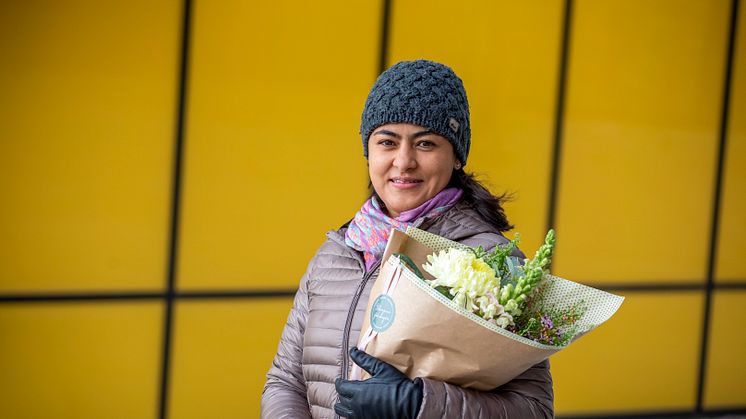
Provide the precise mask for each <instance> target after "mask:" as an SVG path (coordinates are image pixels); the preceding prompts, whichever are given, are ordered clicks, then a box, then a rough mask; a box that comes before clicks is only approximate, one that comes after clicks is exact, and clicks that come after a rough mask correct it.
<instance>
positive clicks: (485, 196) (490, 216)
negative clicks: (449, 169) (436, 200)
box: [448, 169, 513, 233]
mask: <svg viewBox="0 0 746 419" xmlns="http://www.w3.org/2000/svg"><path fill="white" fill-rule="evenodd" d="M448 186H449V187H456V188H460V189H461V190H463V191H464V195H463V196H462V198H461V199H463V200H464V201H466V203H468V204H469V205H470V206H471V207H472V208H473V209H474V211H476V212H477V213H478V214H479V215H480V216H481V217H482V218H483V219H484V220H485V221H487V222H488V223H489V224H490V225H491V226H492V227H494V228H495V230H497V231H499V232H501V233H502V232H505V231H508V230H511V229H512V228H513V225H512V224H510V223H509V222H508V217H507V216H506V215H505V210H503V207H502V205H503V204H504V203H505V202H508V201H510V200H511V199H512V198H513V195H512V194H511V193H509V192H505V193H503V194H500V195H493V194H492V192H490V191H489V190H488V189H487V188H486V187H485V186H484V185H482V183H481V182H479V181H478V180H477V179H476V176H474V174H473V173H466V172H465V171H464V169H459V170H454V171H453V174H452V175H451V181H450V182H449V183H448Z"/></svg>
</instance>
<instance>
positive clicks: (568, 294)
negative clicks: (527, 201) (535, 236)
mask: <svg viewBox="0 0 746 419" xmlns="http://www.w3.org/2000/svg"><path fill="white" fill-rule="evenodd" d="M518 240H519V236H517V237H516V239H515V240H513V241H511V242H510V243H508V244H507V245H504V246H497V247H496V248H495V249H494V250H493V251H492V252H489V253H488V252H486V251H485V250H484V249H482V248H470V247H468V246H465V245H462V244H459V243H456V242H452V241H450V240H447V239H445V238H442V237H439V236H436V235H433V234H430V233H427V232H425V231H422V230H418V229H416V228H409V229H408V230H407V233H406V234H405V233H402V232H400V231H396V230H394V231H393V232H392V234H391V236H390V238H389V242H388V244H387V247H386V252H385V253H384V259H383V260H384V261H385V262H384V263H383V265H382V267H381V271H380V274H379V277H378V279H377V280H376V283H375V284H374V286H373V289H372V290H371V297H370V299H369V303H368V307H367V311H366V317H365V320H364V323H363V328H362V334H361V336H360V340H359V342H358V347H359V348H360V349H364V350H365V351H366V352H368V353H370V354H371V355H373V356H376V357H378V358H380V359H382V360H383V361H386V362H388V363H389V364H391V365H393V366H395V367H397V368H398V369H399V370H401V371H402V372H404V373H405V374H407V375H408V376H410V377H411V378H414V377H428V378H434V379H438V380H441V381H446V382H450V383H453V384H458V385H461V386H464V387H471V388H476V389H479V390H491V389H493V388H496V387H499V386H500V385H502V384H505V383H507V382H508V381H510V380H512V379H513V378H515V377H516V376H518V375H519V374H521V373H522V372H523V371H525V370H527V369H528V368H530V367H531V366H532V365H534V364H536V363H538V362H540V361H542V360H544V359H546V358H548V357H549V356H550V355H552V354H554V353H555V352H557V351H559V350H561V349H563V348H565V347H566V346H567V345H569V344H570V343H571V342H572V341H574V340H576V339H578V338H579V337H580V336H582V335H583V334H585V333H587V332H588V331H590V330H591V329H593V328H595V327H597V326H598V325H600V324H601V323H603V322H604V321H606V320H607V319H609V318H610V317H611V316H612V315H613V314H614V313H615V312H616V310H617V309H618V308H619V306H620V305H621V303H622V301H623V300H624V298H623V297H619V296H616V295H612V294H609V293H606V292H604V291H600V290H597V289H594V288H591V287H586V286H584V285H581V284H577V283H574V282H572V281H568V280H566V279H562V278H559V277H554V276H552V275H550V274H549V271H548V268H549V265H550V263H551V257H552V254H553V251H554V245H555V234H554V231H551V230H550V231H549V233H548V234H547V236H546V239H545V242H544V244H543V245H542V246H541V247H540V248H539V250H538V251H537V252H536V255H535V256H534V257H533V258H532V259H525V260H524V261H520V260H519V259H518V258H515V257H513V256H510V254H511V252H512V251H513V250H514V248H515V247H516V246H517V244H518ZM522 262H523V263H522ZM351 377H352V378H353V379H361V378H363V372H362V371H361V370H359V369H358V368H356V367H354V368H353V371H352V374H351Z"/></svg>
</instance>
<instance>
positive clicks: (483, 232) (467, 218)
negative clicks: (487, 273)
mask: <svg viewBox="0 0 746 419" xmlns="http://www.w3.org/2000/svg"><path fill="white" fill-rule="evenodd" d="M428 231H430V232H431V233H433V234H438V235H439V236H443V237H446V238H448V239H450V240H453V241H457V242H459V243H461V244H465V245H467V246H471V247H477V246H482V248H483V249H493V248H494V247H495V246H498V245H504V244H506V243H508V242H509V241H510V240H508V239H507V238H506V237H505V236H504V235H503V234H502V233H501V232H500V231H498V230H497V229H496V228H495V227H494V226H493V225H492V224H490V223H489V222H487V221H486V220H485V219H484V218H482V217H481V216H480V215H479V213H478V212H477V211H476V210H475V209H474V208H472V207H471V205H469V204H468V203H465V202H459V203H458V204H457V205H455V206H454V207H453V208H452V209H451V210H449V211H447V212H445V213H444V214H443V216H442V217H439V219H437V220H436V221H435V223H434V224H433V225H432V226H431V227H430V228H429V229H428ZM516 250H517V249H516ZM514 253H515V255H514V256H517V257H521V258H522V257H523V253H521V252H520V250H517V252H514Z"/></svg>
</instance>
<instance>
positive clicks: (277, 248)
mask: <svg viewBox="0 0 746 419" xmlns="http://www.w3.org/2000/svg"><path fill="white" fill-rule="evenodd" d="M356 5H357V7H355V8H350V7H348V6H347V3H345V2H343V1H335V2H324V3H313V2H306V3H304V2H296V3H293V4H292V5H290V4H286V2H259V3H256V2H253V3H248V2H243V1H226V2H198V3H197V4H196V5H195V19H194V32H193V48H192V52H193V54H192V61H191V62H192V66H191V69H192V73H191V74H192V76H191V78H190V85H189V86H190V95H189V111H188V114H189V122H188V124H187V137H186V163H185V170H186V171H185V187H184V199H183V203H184V218H183V226H182V236H181V237H182V246H181V253H180V258H179V260H180V265H179V272H180V276H179V286H180V287H183V288H213V287H221V286H230V287H246V286H252V287H290V286H297V284H298V280H299V279H300V276H301V275H302V274H303V271H304V270H305V267H306V264H307V263H308V260H309V259H310V258H311V256H312V255H313V252H314V251H315V250H316V248H317V247H318V246H319V245H320V244H321V243H322V242H323V241H324V240H325V236H324V234H325V233H326V231H328V230H330V229H332V228H337V227H339V226H340V225H341V224H342V223H344V222H346V221H347V220H349V219H350V218H352V216H353V215H354V214H355V212H356V211H357V210H358V209H359V208H360V205H361V204H362V203H363V200H364V198H365V197H366V187H367V170H366V165H365V159H364V158H363V156H362V153H363V151H362V143H361V140H360V136H359V134H358V129H359V124H360V114H361V112H362V109H363V104H364V102H365V98H366V96H367V93H368V89H369V88H370V86H371V85H372V83H373V81H374V79H375V75H376V65H377V64H376V63H377V57H378V28H379V26H380V18H379V16H380V2H378V1H373V0H369V1H365V2H358V3H356Z"/></svg>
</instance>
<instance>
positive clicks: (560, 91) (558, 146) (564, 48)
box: [547, 0, 572, 230]
mask: <svg viewBox="0 0 746 419" xmlns="http://www.w3.org/2000/svg"><path fill="white" fill-rule="evenodd" d="M571 24H572V0H565V13H564V16H563V18H562V44H561V46H560V63H559V77H558V79H557V104H556V107H555V109H556V114H555V119H554V144H553V147H552V167H551V169H550V172H549V210H548V211H547V230H549V229H550V228H554V223H555V218H556V213H557V199H558V198H557V188H558V186H559V175H560V163H561V162H562V137H563V132H564V122H565V96H566V93H565V92H566V90H567V65H568V64H567V62H568V55H569V51H570V30H571Z"/></svg>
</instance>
